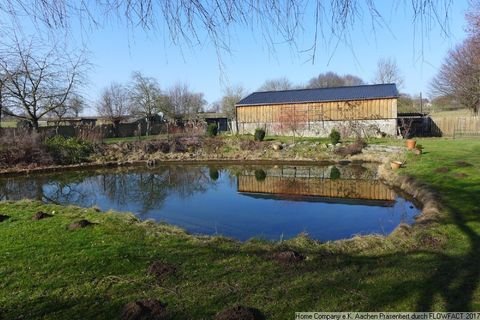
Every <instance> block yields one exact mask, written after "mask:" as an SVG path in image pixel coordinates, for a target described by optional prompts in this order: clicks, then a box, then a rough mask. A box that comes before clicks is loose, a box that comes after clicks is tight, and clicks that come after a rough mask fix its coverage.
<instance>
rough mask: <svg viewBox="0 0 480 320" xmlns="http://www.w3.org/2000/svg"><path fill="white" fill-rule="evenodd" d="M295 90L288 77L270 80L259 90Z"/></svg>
mask: <svg viewBox="0 0 480 320" xmlns="http://www.w3.org/2000/svg"><path fill="white" fill-rule="evenodd" d="M290 89H293V85H292V83H291V82H290V80H288V79H287V78H286V77H283V78H277V79H270V80H267V81H265V83H264V84H263V85H262V86H261V87H260V88H258V91H281V90H290Z"/></svg>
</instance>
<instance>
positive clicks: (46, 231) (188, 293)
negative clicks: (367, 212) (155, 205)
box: [0, 139, 480, 319]
mask: <svg viewBox="0 0 480 320" xmlns="http://www.w3.org/2000/svg"><path fill="white" fill-rule="evenodd" d="M420 143H421V144H422V145H423V146H424V148H425V149H424V152H425V154H424V155H422V156H421V157H415V156H411V157H410V158H409V159H408V162H407V166H406V168H405V169H402V170H401V171H402V174H409V175H412V176H415V177H416V178H418V179H420V180H422V181H423V182H425V183H426V184H427V185H428V186H429V187H431V188H432V189H434V190H436V191H438V192H439V194H440V196H441V199H442V203H443V204H444V207H445V210H444V212H443V213H442V215H441V216H440V219H439V221H438V223H433V224H428V225H417V226H415V227H413V228H408V227H404V228H400V229H398V230H397V231H396V232H395V233H394V234H392V235H391V236H389V237H388V238H386V239H384V238H380V237H373V236H372V237H366V238H357V239H353V240H351V241H341V242H338V243H327V244H319V243H316V242H315V241H311V240H309V239H308V238H306V237H302V236H300V237H298V238H296V239H293V240H290V241H286V242H283V243H266V242H262V241H258V240H257V241H255V240H252V241H249V242H247V243H244V244H241V243H238V242H234V241H230V240H228V239H224V238H209V237H193V236H189V235H187V234H185V233H183V232H182V231H181V230H178V229H176V228H173V227H169V226H163V225H156V224H153V223H142V222H140V221H137V220H136V219H135V218H133V217H132V216H130V215H127V214H115V213H99V212H96V211H95V210H93V209H82V208H76V207H61V206H55V205H45V204H42V203H38V202H30V201H23V202H16V203H12V202H0V214H3V215H7V216H9V218H8V219H5V220H4V221H3V222H0V275H1V277H2V281H0V318H2V317H3V318H5V319H16V318H23V319H95V318H97V319H109V318H118V316H119V315H120V313H121V310H122V307H123V305H124V304H126V303H128V302H131V301H135V300H141V299H146V298H155V299H159V300H160V301H162V302H164V303H166V304H167V310H168V312H169V314H170V317H171V318H172V319H211V318H212V317H213V316H214V315H215V314H216V313H217V312H218V311H220V310H222V309H223V308H224V307H228V306H232V305H235V304H242V305H246V306H250V307H254V308H257V309H259V310H260V311H261V312H262V313H263V314H264V315H265V317H266V318H267V319H293V318H294V312H295V311H327V310H330V311H334V310H338V311H342V310H343V311H344V310H359V311H363V310H364V311H375V310H376V311H389V310H390V311H392V310H396V311H405V310H418V311H424V310H450V311H452V310H455V311H469V310H478V309H480V288H479V286H478V284H479V277H480V271H479V270H480V268H479V267H478V266H479V265H480V236H479V234H480V208H479V203H480V202H479V201H478V194H479V192H480V174H479V172H480V171H479V170H480V141H478V140H440V139H424V140H421V141H420ZM458 161H462V162H458ZM38 211H44V212H48V213H52V212H54V213H53V217H50V218H46V219H43V220H39V221H36V220H32V216H33V215H34V214H35V213H36V212H38ZM79 219H87V220H89V221H91V222H94V223H95V224H94V225H91V226H88V227H86V228H82V229H77V230H67V226H68V225H69V224H71V223H72V222H74V221H78V220H79ZM292 249H293V250H296V251H298V252H300V253H301V254H303V255H304V256H305V257H306V259H305V260H303V261H299V262H291V263H285V262H282V261H279V259H276V258H275V253H276V252H280V251H284V250H292ZM154 261H162V262H163V263H165V264H167V265H169V266H171V267H172V268H173V269H174V270H175V272H170V273H169V274H166V275H164V276H163V277H161V278H160V279H157V278H155V277H154V276H152V275H149V274H147V269H148V267H149V265H150V264H151V263H152V262H154Z"/></svg>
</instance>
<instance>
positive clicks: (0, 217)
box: [0, 214, 10, 222]
mask: <svg viewBox="0 0 480 320" xmlns="http://www.w3.org/2000/svg"><path fill="white" fill-rule="evenodd" d="M8 218H10V217H9V216H7V215H4V214H0V222H3V221H5V220H7V219H8Z"/></svg>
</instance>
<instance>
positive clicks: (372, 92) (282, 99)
mask: <svg viewBox="0 0 480 320" xmlns="http://www.w3.org/2000/svg"><path fill="white" fill-rule="evenodd" d="M397 97H398V90H397V86H396V85H395V84H394V83H388V84H373V85H362V86H351V87H332V88H319V89H298V90H284V91H263V92H254V93H252V94H250V95H249V96H247V97H246V98H243V99H242V100H240V101H239V102H238V103H237V104H236V105H237V106H248V105H264V104H283V103H305V102H327V101H346V100H368V99H384V98H397Z"/></svg>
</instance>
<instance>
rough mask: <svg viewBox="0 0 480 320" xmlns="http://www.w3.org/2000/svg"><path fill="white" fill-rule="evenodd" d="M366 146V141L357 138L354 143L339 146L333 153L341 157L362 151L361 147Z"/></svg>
mask: <svg viewBox="0 0 480 320" xmlns="http://www.w3.org/2000/svg"><path fill="white" fill-rule="evenodd" d="M366 146H367V143H366V142H365V140H363V139H357V140H356V141H355V142H354V143H351V144H349V145H348V146H346V147H341V148H338V149H337V150H335V153H336V154H338V155H341V156H343V157H345V156H348V155H350V156H353V155H355V154H359V153H362V149H363V148H365V147H366Z"/></svg>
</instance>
